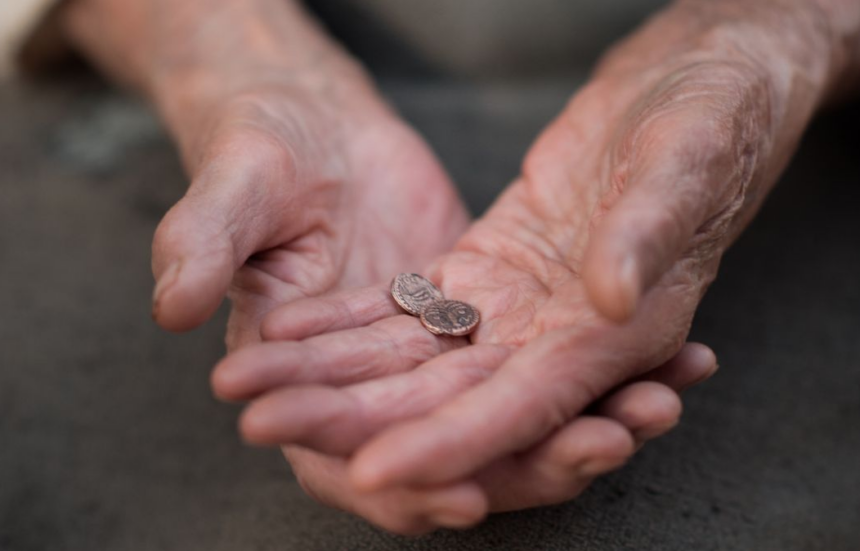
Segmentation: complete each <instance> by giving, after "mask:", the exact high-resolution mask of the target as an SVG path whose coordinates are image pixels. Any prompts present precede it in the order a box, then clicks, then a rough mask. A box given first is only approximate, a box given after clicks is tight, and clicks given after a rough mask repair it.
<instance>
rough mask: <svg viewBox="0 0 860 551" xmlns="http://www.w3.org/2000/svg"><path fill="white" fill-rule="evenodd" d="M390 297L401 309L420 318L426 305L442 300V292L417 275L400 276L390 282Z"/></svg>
mask: <svg viewBox="0 0 860 551" xmlns="http://www.w3.org/2000/svg"><path fill="white" fill-rule="evenodd" d="M391 296H392V297H394V300H395V301H397V304H399V305H400V307H401V308H403V309H404V310H406V311H407V312H409V313H410V314H412V315H413V316H420V315H421V312H423V311H424V308H426V307H427V305H428V304H432V303H434V302H436V301H437V300H442V299H443V298H444V297H443V296H442V291H440V290H439V289H438V288H437V287H436V286H435V285H433V283H432V282H431V281H430V280H429V279H427V278H424V277H421V276H420V275H418V274H400V275H398V276H397V277H395V278H394V281H392V282H391Z"/></svg>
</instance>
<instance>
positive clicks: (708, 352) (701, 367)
mask: <svg viewBox="0 0 860 551" xmlns="http://www.w3.org/2000/svg"><path fill="white" fill-rule="evenodd" d="M681 354H683V356H684V361H686V362H688V363H689V366H690V370H691V371H692V372H694V373H695V374H696V375H698V377H697V379H696V382H698V381H701V380H703V379H707V378H709V377H710V376H712V375H713V374H714V373H716V372H717V370H718V369H719V364H718V363H717V354H716V353H715V352H714V351H713V349H711V347H709V346H707V345H704V344H701V343H696V342H694V343H689V344H687V345H686V346H685V347H684V349H683V350H681Z"/></svg>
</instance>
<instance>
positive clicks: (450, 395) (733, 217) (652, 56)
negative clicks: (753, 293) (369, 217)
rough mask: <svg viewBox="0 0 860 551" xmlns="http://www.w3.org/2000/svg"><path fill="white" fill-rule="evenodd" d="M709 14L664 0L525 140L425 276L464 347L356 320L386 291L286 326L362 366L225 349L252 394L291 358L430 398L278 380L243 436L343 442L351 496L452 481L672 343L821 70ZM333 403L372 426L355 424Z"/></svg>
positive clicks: (276, 335)
mask: <svg viewBox="0 0 860 551" xmlns="http://www.w3.org/2000/svg"><path fill="white" fill-rule="evenodd" d="M722 9H723V8H722V7H721V6H712V5H709V4H707V3H693V2H691V3H681V4H679V5H678V6H677V7H675V8H673V9H671V10H669V11H667V12H666V13H665V14H663V15H662V16H661V17H658V18H656V19H654V20H653V21H652V22H650V24H649V25H648V26H646V27H645V28H644V30H642V31H641V32H640V33H638V34H637V35H636V36H634V37H633V38H632V39H630V40H629V41H628V42H626V43H624V44H623V45H621V46H620V47H618V48H617V49H616V50H615V51H614V52H613V53H612V54H611V55H610V56H609V57H608V58H607V59H606V61H605V62H604V63H603V64H602V65H601V68H600V69H599V70H598V72H597V74H596V75H595V77H594V79H593V81H592V82H591V83H590V84H589V85H588V86H586V87H585V89H583V90H582V91H581V92H580V93H579V94H577V96H575V97H574V99H573V100H572V101H571V103H570V104H569V105H568V106H567V108H566V109H565V110H564V112H563V113H562V114H561V115H560V116H559V118H558V119H557V120H556V121H555V122H554V123H553V124H552V125H550V127H549V128H548V129H547V130H546V131H545V132H544V133H543V134H542V136H541V137H540V138H539V139H538V141H537V143H536V144H535V145H534V147H533V148H532V149H531V151H530V152H529V154H528V156H527V158H526V160H525V162H524V165H523V174H522V177H521V178H519V179H517V180H516V181H515V182H514V183H513V184H512V185H511V186H510V187H509V189H508V190H507V191H506V192H505V194H504V195H503V196H502V197H501V198H500V199H499V201H498V202H497V203H496V205H495V206H494V207H493V208H492V209H491V211H490V212H489V213H488V214H487V215H486V216H485V217H483V218H482V219H481V220H479V221H478V222H476V223H475V224H474V226H473V227H472V228H471V229H470V230H469V231H468V232H467V234H466V235H465V236H464V237H463V238H462V239H461V240H460V241H459V242H458V244H457V245H456V246H455V248H454V250H453V252H451V253H449V254H446V255H443V256H442V257H440V258H439V259H437V260H436V261H435V262H434V263H433V264H432V265H431V266H430V267H429V268H428V269H427V270H426V272H425V275H427V276H428V277H430V278H431V279H433V280H434V281H435V282H436V283H437V284H438V285H439V286H440V288H441V289H442V290H443V292H444V294H445V295H446V296H447V297H448V298H453V299H459V300H464V301H466V302H469V303H471V304H473V305H475V306H476V307H477V308H478V309H479V310H480V312H481V314H482V322H481V324H480V325H479V327H478V329H477V331H476V332H475V333H474V334H473V335H472V336H471V342H472V345H471V346H469V347H466V348H462V347H458V346H456V344H454V343H452V342H450V341H448V340H446V339H436V340H435V341H434V342H435V343H436V344H432V345H425V346H424V347H415V346H412V345H411V343H414V342H421V340H420V339H418V338H417V337H416V336H415V335H416V334H417V332H419V331H421V330H422V329H421V327H420V325H418V322H417V320H415V319H414V318H405V317H404V316H398V317H393V318H389V319H378V318H376V317H374V316H369V317H367V318H362V317H361V316H360V315H358V313H360V312H362V311H382V310H384V306H383V301H385V300H387V298H386V297H384V296H382V294H380V293H379V292H377V293H376V298H375V299H374V298H373V296H372V294H373V293H372V292H371V291H364V292H355V293H353V294H350V295H347V296H345V297H344V298H343V299H342V300H341V304H340V305H339V306H331V305H326V303H324V302H319V303H314V305H312V306H306V308H308V309H309V310H314V309H316V308H320V309H325V308H328V307H334V308H336V309H339V311H340V312H341V313H344V314H346V315H347V317H349V316H354V317H356V318H357V319H364V321H365V323H366V327H360V326H359V327H355V328H352V329H350V328H349V327H344V326H341V325H338V323H334V324H332V325H328V326H327V325H326V324H325V323H323V322H320V321H319V319H322V318H321V317H320V318H319V319H317V318H315V316H316V314H308V315H307V317H306V318H301V319H302V321H301V324H304V325H303V327H305V326H307V327H311V326H312V327H315V328H316V329H315V331H330V330H343V331H342V332H341V333H338V334H337V336H338V339H340V340H342V341H343V342H349V343H353V346H352V347H351V348H350V350H351V351H354V352H355V354H357V355H358V356H360V357H364V358H366V359H365V360H361V361H357V362H355V365H353V364H351V363H350V359H349V358H348V357H346V356H348V355H349V354H346V353H345V352H344V351H343V350H340V349H338V348H337V347H325V348H321V349H318V350H314V349H313V347H311V348H310V349H309V350H310V353H311V354H312V355H311V357H310V361H309V357H308V356H303V355H302V354H307V353H309V350H305V349H302V348H301V347H296V345H295V343H287V344H285V346H293V347H294V348H293V349H291V350H286V349H285V350H284V353H283V355H280V356H278V355H275V356H277V357H274V358H273V357H271V356H266V354H265V353H262V352H261V353H260V356H259V357H257V358H253V357H251V356H243V358H244V361H245V362H244V363H245V364H246V366H248V367H247V368H246V369H247V370H248V371H247V372H246V374H245V375H243V376H237V380H239V379H243V377H246V378H245V379H244V382H243V384H245V385H246V386H247V387H248V388H246V389H245V390H246V391H247V392H250V394H251V395H253V394H255V393H260V392H266V391H271V390H272V389H274V388H276V387H277V386H278V385H280V384H283V383H287V384H291V385H295V384H296V383H297V382H298V383H299V384H304V383H317V382H319V381H315V380H313V376H312V375H308V374H307V373H304V372H301V367H300V366H302V365H320V364H327V363H330V362H333V363H334V364H340V365H342V366H345V370H344V372H345V373H346V374H347V375H346V376H345V380H344V381H341V382H342V383H348V382H350V381H349V380H348V379H349V376H350V375H349V374H351V373H355V372H356V370H357V371H359V372H360V371H361V370H362V369H365V370H366V369H369V370H373V369H377V368H378V366H377V364H376V363H374V362H373V361H367V359H371V358H375V359H377V361H379V362H383V363H384V362H386V361H394V362H398V363H400V364H403V365H408V366H410V367H411V368H414V367H415V366H417V365H421V367H420V368H419V369H414V370H413V371H411V372H410V373H409V374H408V376H409V377H407V376H404V377H402V378H400V377H398V381H400V382H402V381H404V380H407V379H408V378H413V379H415V380H416V381H421V380H426V381H433V382H435V386H433V387H431V388H442V389H443V390H442V391H441V392H440V393H438V394H434V393H433V392H432V391H431V392H429V393H428V392H425V391H424V390H421V391H418V390H415V389H416V388H423V385H421V384H416V385H415V386H410V385H411V384H412V383H409V384H405V385H404V386H402V387H401V386H396V385H395V386H392V387H390V388H389V387H385V388H384V389H383V387H379V392H378V394H376V395H375V396H373V399H372V402H373V403H374V407H373V408H371V409H362V408H361V407H359V408H358V409H357V410H355V409H351V408H353V407H354V406H355V405H356V404H355V403H354V400H355V398H354V396H352V395H350V394H347V395H346V396H342V397H340V398H337V397H336V395H335V393H333V392H330V389H329V388H326V387H323V388H319V387H318V386H312V387H308V386H297V387H296V386H294V387H293V388H289V389H287V390H280V391H275V392H274V393H272V394H268V395H265V394H264V395H263V397H262V398H260V399H259V401H258V402H257V403H256V404H254V405H252V406H251V409H250V410H249V411H248V413H247V416H246V418H245V423H246V424H245V425H244V427H245V432H246V434H249V435H251V437H252V439H254V438H255V437H256V439H260V440H263V439H270V440H272V441H280V442H297V443H301V444H302V445H303V446H306V447H311V448H314V449H317V450H320V451H322V452H329V453H343V452H348V451H350V450H352V449H354V448H356V447H357V452H356V454H355V455H354V456H353V457H352V458H351V459H350V462H349V465H348V467H347V468H348V473H349V479H350V480H351V482H352V484H353V486H354V488H356V489H357V490H358V491H364V492H378V491H382V490H384V489H392V488H408V487H434V486H438V485H446V484H452V483H455V482H456V481H461V480H464V479H468V477H470V476H474V475H475V474H476V473H478V472H480V471H481V469H484V468H487V467H488V466H489V465H491V464H493V463H494V462H496V461H500V460H503V459H504V458H506V457H510V456H511V454H516V453H521V452H523V451H525V450H528V449H530V448H532V447H533V446H535V445H536V444H537V443H539V442H541V441H542V440H543V439H545V438H546V437H547V436H548V435H550V434H552V433H553V431H556V430H558V429H559V428H560V427H562V426H565V425H566V424H568V423H570V422H572V421H573V420H575V419H577V418H578V416H580V415H581V414H582V412H583V411H584V410H585V409H586V408H587V407H588V406H589V405H590V404H593V403H594V402H595V401H596V400H599V399H600V398H601V397H603V396H605V395H606V393H607V392H609V391H610V390H611V389H613V388H615V387H616V386H617V385H619V384H621V383H623V382H624V381H628V380H630V379H631V378H634V377H637V376H641V375H642V374H644V373H647V372H648V371H650V370H652V369H654V368H655V366H658V365H660V364H662V363H663V362H665V361H667V360H668V359H669V358H671V357H672V356H673V355H674V354H676V353H677V352H678V350H679V349H680V347H681V346H682V344H683V342H684V340H685V338H686V335H687V332H688V330H689V327H690V324H691V321H692V318H693V315H694V313H695V310H696V307H697V306H698V303H699V301H700V299H701V297H702V295H703V294H704V292H705V290H706V288H707V286H708V285H709V283H710V282H711V281H712V280H713V279H714V277H715V276H716V271H717V267H718V265H719V261H720V258H721V255H722V253H723V252H724V250H725V248H726V247H727V246H728V245H729V244H730V242H731V241H732V239H733V238H734V237H735V236H736V235H737V234H738V233H739V232H740V231H741V229H742V228H743V227H744V225H745V224H746V223H747V222H748V221H749V219H750V218H751V216H752V215H753V213H754V212H755V210H756V209H757V207H758V206H759V204H760V202H761V201H762V199H763V197H764V195H765V194H766V192H767V190H768V189H769V188H770V187H771V186H772V185H773V183H774V182H775V180H776V178H777V176H778V175H779V173H780V171H781V169H782V168H783V167H784V165H785V164H786V162H787V160H788V159H789V158H790V155H791V152H792V151H793V149H794V147H795V146H796V143H797V141H798V139H799V137H800V135H801V133H802V130H803V129H804V127H805V125H806V124H807V122H808V120H809V118H810V117H811V115H812V113H813V112H814V110H815V108H816V107H817V105H818V103H819V101H820V99H821V97H822V95H823V91H824V86H823V85H824V80H825V78H824V73H825V71H823V70H822V67H821V66H820V64H815V63H810V64H807V65H804V64H803V63H800V62H799V61H798V60H799V59H800V58H799V57H798V56H797V55H796V54H797V51H796V50H792V48H794V47H796V44H794V43H788V44H781V43H780V40H781V38H782V37H781V35H780V32H779V27H778V26H769V23H768V22H767V21H764V20H759V19H756V17H762V18H764V19H766V17H765V16H766V15H767V14H766V13H765V14H764V15H762V14H763V13H764V11H763V12H756V13H754V16H755V17H750V18H747V19H746V20H744V21H741V20H740V19H739V18H738V17H737V14H736V13H734V12H732V11H731V10H728V11H721V10H722ZM770 15H771V16H772V15H773V14H772V13H771V14H770ZM739 21H740V22H739ZM780 21H781V20H780ZM782 22H783V23H784V21H782ZM805 29H806V28H805V27H803V26H802V25H798V28H797V29H796V30H799V31H800V30H805ZM296 306H298V305H296ZM295 315H296V311H295V310H294V309H291V308H289V307H286V308H284V309H283V310H282V311H280V312H275V313H274V314H272V316H271V318H270V319H269V320H268V321H267V322H266V330H265V332H266V336H267V337H269V338H271V339H292V338H303V337H305V336H306V335H307V333H303V331H304V329H302V328H299V327H298V326H297V325H296V324H297V323H299V322H298V321H296V319H299V318H295ZM322 317H324V316H322ZM290 318H293V319H292V320H291V319H290ZM610 320H614V321H610ZM618 321H622V322H624V323H623V324H618V323H615V322H618ZM358 325H361V324H360V323H359V324H358ZM416 339H417V340H416ZM267 346H268V345H267ZM271 346H275V345H271ZM259 350H263V349H262V348H261V349H258V351H259ZM270 350H274V348H272V349H270ZM302 350H304V351H302ZM386 351H387V353H388V354H389V356H386ZM249 354H251V352H249ZM234 365H236V364H234ZM296 371H299V372H301V373H300V375H298V376H296V375H295V373H296ZM284 373H288V374H289V375H287V376H283V374H284ZM295 377H297V378H295ZM303 377H310V378H309V379H303ZM464 380H465V381H464ZM260 381H262V382H260ZM426 381H425V383H426ZM234 382H235V381H234ZM222 384H223V381H222ZM216 385H217V381H216ZM452 388H453V389H454V390H453V391H452V390H451V389H452ZM410 393H412V394H410ZM404 395H409V396H413V397H414V400H413V401H412V402H410V401H408V400H404ZM427 396H430V398H427ZM329 397H330V398H331V402H329V401H328V398H329ZM338 400H340V403H339V402H338ZM415 402H418V403H417V405H416V404H415ZM297 403H298V404H302V405H303V408H301V410H302V412H303V413H302V414H300V415H295V414H296V412H297V411H298V410H297V409H296V408H295V407H294V406H293V404H297ZM402 403H410V408H414V409H408V410H407V411H406V412H405V413H403V414H402V415H401V418H406V419H408V420H406V421H397V422H393V421H392V419H393V418H396V417H398V413H397V412H394V413H393V414H392V413H389V412H386V406H387V405H391V406H399V405H400V404H402ZM331 404H335V405H334V406H332V405H331ZM363 404H364V402H359V406H361V405H363ZM424 410H426V413H424ZM345 411H348V412H352V415H357V416H358V417H357V419H359V420H360V421H365V420H366V419H365V418H364V417H363V416H365V415H369V416H371V419H372V420H373V419H376V417H374V416H379V417H380V418H381V422H380V423H379V424H377V425H373V430H370V431H366V432H362V430H360V429H361V427H362V426H364V425H363V424H362V423H359V422H356V418H354V417H351V415H347V414H345V413H344V412H345ZM285 412H287V413H289V414H293V415H292V417H291V416H290V415H288V414H287V413H285ZM321 419H322V420H321ZM309 427H310V428H309ZM354 429H355V432H353V430H354ZM260 435H263V436H265V438H259V437H260Z"/></svg>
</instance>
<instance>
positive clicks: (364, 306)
mask: <svg viewBox="0 0 860 551" xmlns="http://www.w3.org/2000/svg"><path fill="white" fill-rule="evenodd" d="M400 314H403V311H402V310H401V309H400V308H399V307H398V306H397V304H396V303H395V302H394V300H393V299H392V298H391V293H390V292H389V290H388V287H387V286H377V287H368V288H363V289H349V290H346V291H341V292H338V293H334V294H331V295H329V296H324V297H312V298H307V299H304V300H297V301H294V302H291V303H289V304H285V305H283V306H281V307H279V308H277V309H276V310H274V311H272V312H271V313H270V314H269V315H268V316H266V317H265V318H264V319H263V323H262V326H261V327H260V333H261V334H262V336H263V340H300V339H306V338H308V337H312V336H314V335H319V334H321V333H331V332H334V331H343V330H345V329H353V328H356V327H364V326H365V325H370V324H371V323H374V322H376V321H379V320H381V319H384V318H387V317H391V316H397V315H400Z"/></svg>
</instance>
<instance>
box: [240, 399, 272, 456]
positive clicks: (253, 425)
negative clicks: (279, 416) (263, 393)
mask: <svg viewBox="0 0 860 551" xmlns="http://www.w3.org/2000/svg"><path fill="white" fill-rule="evenodd" d="M274 428H275V419H274V418H273V416H272V415H271V413H270V412H269V411H268V409H267V408H265V407H259V406H258V405H257V404H251V405H250V406H248V407H247V408H245V411H243V412H242V413H241V415H240V416H239V435H240V436H241V437H242V440H244V441H245V443H247V444H251V445H256V446H266V445H272V444H275V443H276V442H272V433H273V429H274Z"/></svg>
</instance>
